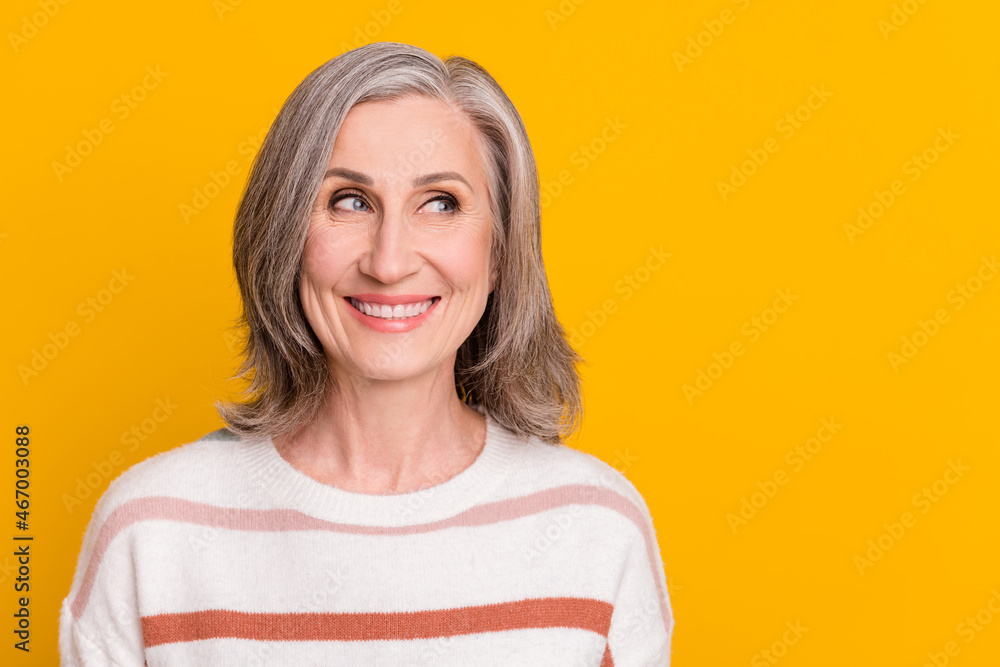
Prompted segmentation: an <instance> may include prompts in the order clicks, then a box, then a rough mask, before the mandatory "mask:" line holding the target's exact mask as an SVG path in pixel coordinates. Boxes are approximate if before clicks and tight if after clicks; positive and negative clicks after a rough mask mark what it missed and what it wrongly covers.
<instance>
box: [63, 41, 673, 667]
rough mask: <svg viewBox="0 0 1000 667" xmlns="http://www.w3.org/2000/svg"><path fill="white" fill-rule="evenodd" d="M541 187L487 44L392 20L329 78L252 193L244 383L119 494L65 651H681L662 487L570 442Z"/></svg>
mask: <svg viewBox="0 0 1000 667" xmlns="http://www.w3.org/2000/svg"><path fill="white" fill-rule="evenodd" d="M538 201H539V191H538V178H537V174H536V169H535V162H534V156H533V154H532V151H531V147H530V144H529V142H528V138H527V135H526V132H525V129H524V125H523V123H522V121H521V118H520V116H519V115H518V113H517V111H516V109H515V108H514V106H513V105H512V104H511V102H510V100H509V99H508V98H507V96H506V95H505V94H504V92H503V91H502V90H501V88H500V87H499V85H498V84H497V83H496V82H495V81H494V80H493V79H492V78H491V77H490V75H489V74H487V73H486V72H485V71H484V70H483V69H482V68H481V67H479V66H478V65H476V64H475V63H473V62H471V61H469V60H467V59H464V58H459V57H452V58H449V59H448V60H447V61H442V60H440V59H439V58H437V57H436V56H434V55H432V54H430V53H428V52H426V51H424V50H422V49H418V48H416V47H413V46H408V45H404V44H395V43H379V44H372V45H369V46H365V47H362V48H359V49H355V50H353V51H349V52H347V53H345V54H343V55H341V56H339V57H337V58H334V59H333V60H331V61H329V62H327V63H326V64H324V65H323V66H321V67H319V68H318V69H317V70H315V71H314V72H312V73H311V74H310V75H309V76H308V77H306V79H305V80H304V81H303V82H302V83H301V84H300V85H299V86H298V87H297V88H296V89H295V91H294V92H293V93H292V95H291V96H290V97H289V98H288V100H287V101H286V102H285V104H284V106H283V107H282V109H281V111H280V113H279V114H278V117H277V119H276V120H275V121H274V124H273V126H272V127H271V129H270V131H269V133H268V135H267V138H266V140H265V141H264V143H263V145H262V147H261V149H260V154H259V155H258V156H257V159H256V161H255V162H254V166H253V169H252V172H251V174H250V177H249V182H248V183H247V186H246V190H245V192H244V193H243V197H242V200H241V202H240V206H239V211H238V213H237V215H236V223H235V229H234V241H233V258H234V264H235V268H236V276H237V279H238V281H239V287H240V294H241V296H242V300H243V318H242V320H243V324H244V325H245V327H246V332H247V342H246V348H245V357H244V360H243V365H242V368H241V376H242V377H245V378H246V379H247V380H249V386H248V389H247V393H246V396H245V397H244V400H242V401H240V402H234V403H231V404H222V405H220V412H221V414H222V416H223V418H224V419H225V422H226V425H227V428H226V429H220V430H218V431H215V432H213V433H209V434H208V435H206V436H204V437H203V438H201V439H200V440H197V441H195V442H192V443H189V444H186V445H184V446H182V447H177V448H175V449H173V450H171V451H168V452H165V453H162V454H160V455H158V456H154V457H152V458H150V459H148V460H146V461H144V462H142V463H140V464H138V465H136V466H134V467H132V468H131V469H129V470H128V471H126V472H125V473H124V474H122V475H121V477H119V478H118V479H117V480H115V481H114V482H113V483H112V485H111V487H110V488H109V489H108V491H107V492H106V493H105V494H104V496H103V497H102V498H101V500H100V502H99V503H98V506H97V508H96V510H95V512H94V515H93V518H92V520H91V523H90V526H89V529H88V531H87V534H86V537H85V538H84V542H83V548H82V551H81V554H80V559H79V564H78V567H77V572H76V576H75V578H74V581H73V586H72V589H71V590H70V593H69V595H68V597H67V598H66V600H65V602H64V604H63V608H62V616H61V624H60V650H61V654H62V660H63V664H64V665H128V666H131V665H143V664H147V665H149V666H150V667H153V666H154V665H156V666H161V665H163V666H165V665H178V666H181V665H183V666H185V667H190V666H191V665H213V666H215V665H352V666H353V665H393V666H396V665H463V666H468V665H539V666H545V667H552V666H553V665H579V666H581V667H583V666H593V667H598V666H599V665H600V666H607V665H618V666H629V667H631V666H634V667H648V666H651V665H656V666H660V665H668V664H669V661H670V643H671V636H672V631H673V625H674V621H673V615H672V610H671V607H670V601H669V598H668V596H667V591H666V576H665V573H664V569H663V564H662V562H661V559H660V555H659V547H658V545H657V541H656V535H655V532H654V529H653V523H652V520H651V517H650V514H649V510H648V508H647V506H646V504H645V502H644V500H643V498H642V496H641V495H640V494H639V493H638V491H636V489H635V487H634V486H632V484H631V483H630V482H629V481H628V480H626V479H625V478H624V477H623V476H622V475H621V474H620V473H618V472H617V471H615V470H614V469H613V468H611V467H610V466H608V465H607V464H605V463H603V462H602V461H600V460H599V459H597V458H595V457H593V456H591V455H589V454H585V453H583V452H580V451H577V450H575V449H572V448H570V447H569V446H567V445H565V444H563V439H564V438H565V437H566V435H568V433H569V432H570V431H571V430H572V428H574V427H575V426H576V425H577V423H578V421H579V413H580V391H579V379H578V376H577V374H576V370H575V363H576V362H577V361H578V357H577V355H576V354H575V353H574V352H573V350H572V349H571V348H570V346H569V345H568V343H567V342H566V338H565V333H564V330H563V328H562V327H561V326H560V324H559V322H558V321H557V319H556V317H555V314H554V311H553V306H552V300H551V297H550V293H549V289H548V284H547V281H546V277H545V271H544V267H543V263H542V254H541V242H540V225H539V204H538Z"/></svg>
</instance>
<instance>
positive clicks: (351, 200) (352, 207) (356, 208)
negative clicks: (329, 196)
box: [330, 195, 368, 213]
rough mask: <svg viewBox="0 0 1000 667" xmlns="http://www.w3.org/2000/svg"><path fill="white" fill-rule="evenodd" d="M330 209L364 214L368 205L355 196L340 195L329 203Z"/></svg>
mask: <svg viewBox="0 0 1000 667" xmlns="http://www.w3.org/2000/svg"><path fill="white" fill-rule="evenodd" d="M330 208H332V209H336V210H340V211H351V212H355V213H357V212H361V213H364V212H366V211H368V204H367V203H365V200H364V199H362V198H361V197H359V196H357V195H340V197H339V198H334V200H333V201H332V202H330Z"/></svg>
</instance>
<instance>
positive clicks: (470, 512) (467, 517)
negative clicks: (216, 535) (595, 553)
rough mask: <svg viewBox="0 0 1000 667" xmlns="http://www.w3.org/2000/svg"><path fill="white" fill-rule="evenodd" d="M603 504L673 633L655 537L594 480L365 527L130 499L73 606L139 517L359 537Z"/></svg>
mask: <svg viewBox="0 0 1000 667" xmlns="http://www.w3.org/2000/svg"><path fill="white" fill-rule="evenodd" d="M573 504H578V505H599V506H601V507H606V508H608V509H610V510H614V511H615V512H618V513H619V514H621V515H622V516H624V517H625V518H626V519H628V520H629V521H631V522H632V523H634V524H635V525H636V527H637V528H638V529H639V531H640V532H641V533H642V536H643V539H644V540H645V543H646V557H647V560H648V562H649V567H650V572H651V573H652V575H653V579H654V580H655V581H656V582H657V593H658V595H657V597H658V598H659V603H660V614H661V617H662V618H663V626H664V629H665V630H667V631H668V632H669V629H670V628H669V621H668V618H669V614H668V612H667V600H666V589H665V587H664V586H663V582H662V581H660V579H659V574H658V572H657V567H656V562H657V554H656V546H655V544H656V543H655V540H654V539H653V535H652V534H651V532H650V530H649V528H648V527H647V525H646V522H645V519H644V517H643V514H642V512H641V511H640V510H639V508H638V507H636V505H635V504H634V503H632V502H631V501H630V500H629V499H628V498H626V497H624V496H622V495H621V494H619V493H616V492H615V491H612V490H611V489H608V488H605V487H602V486H594V485H591V484H566V485H564V486H557V487H554V488H551V489H545V490H543V491H537V492H535V493H531V494H528V495H525V496H518V497H516V498H507V499H505V500H498V501H495V502H492V503H487V504H484V505H476V506H475V507H470V508H469V509H467V510H466V511H464V512H462V513H460V514H457V515H455V516H453V517H450V518H448V519H442V520H441V521H432V522H430V523H423V524H416V525H411V526H361V525H357V524H346V523H334V522H332V521H324V520H322V519H317V518H315V517H311V516H309V515H307V514H303V513H302V512H299V511H297V510H291V509H272V510H252V509H239V508H231V507H220V506H218V505H210V504H206V503H198V502H194V501H191V500H185V499H183V498H171V497H168V496H148V497H144V498H136V499H134V500H130V501H128V502H126V503H124V504H122V505H121V506H119V507H118V508H116V509H115V510H114V511H113V512H111V514H110V515H108V518H107V519H106V520H105V522H104V525H102V526H101V530H100V532H99V533H98V535H97V542H96V544H95V545H94V552H93V554H91V557H90V562H89V563H87V571H86V572H85V573H84V575H83V581H82V582H81V583H80V590H79V591H78V592H77V594H76V597H75V598H74V599H73V603H72V605H71V606H70V609H71V611H72V612H73V616H74V617H75V618H80V617H81V616H82V615H83V612H84V610H85V609H86V608H87V603H88V601H89V600H90V594H91V591H92V590H93V587H94V582H95V580H96V579H97V571H98V569H99V568H100V565H101V561H102V560H103V559H104V554H105V553H106V552H107V550H108V547H109V546H110V545H111V542H112V541H113V540H114V538H115V537H116V536H117V535H118V533H120V532H121V531H123V530H125V529H126V528H128V527H129V526H131V525H132V524H135V523H138V522H140V521H157V520H159V521H179V522H184V523H193V524H198V525H203V526H211V527H213V528H225V529H229V530H243V531H254V532H289V531H300V530H325V531H331V532H337V533H349V534H355V535H379V536H391V535H414V534H419V533H429V532H433V531H436V530H442V529H444V528H454V527H470V526H483V525H488V524H491V523H499V522H501V521H510V520H512V519H518V518H521V517H524V516H529V515H532V514H538V513H540V512H544V511H546V510H550V509H554V508H556V507H562V506H564V505H573Z"/></svg>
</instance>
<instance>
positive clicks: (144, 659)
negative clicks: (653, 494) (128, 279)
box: [59, 416, 674, 667]
mask: <svg viewBox="0 0 1000 667" xmlns="http://www.w3.org/2000/svg"><path fill="white" fill-rule="evenodd" d="M430 484H432V485H431V486H428V487H427V488H425V489H422V490H420V491H414V492H412V493H402V494H395V495H392V494H390V495H373V494H362V493H354V492H348V491H345V490H343V489H338V488H335V487H332V486H328V485H325V484H321V483H320V482H317V481H315V480H313V479H312V478H311V477H309V476H308V475H305V474H304V473H302V472H300V471H298V470H297V469H295V468H293V467H292V466H291V465H290V464H289V463H288V462H287V461H285V460H284V459H283V458H282V457H281V455H280V454H279V453H278V452H277V450H276V449H275V448H274V445H273V443H272V441H271V440H270V439H265V440H254V441H251V440H240V439H238V438H236V437H235V436H234V435H233V434H232V433H230V432H229V431H227V430H225V429H220V430H218V431H214V432H212V433H209V434H208V435H206V436H204V437H203V438H201V439H200V440H197V441H195V442H192V443H189V444H187V445H184V446H182V447H177V448H175V449H173V450H170V451H168V452H164V453H162V454H159V455H157V456H154V457H152V458H150V459H147V460H146V461H143V462H142V463H139V464H137V465H135V466H133V467H132V468H130V469H129V470H127V471H125V472H124V473H123V474H122V475H121V476H120V477H118V479H116V480H115V481H114V482H113V483H112V484H111V486H110V488H108V490H107V492H105V494H104V495H103V496H102V498H101V499H100V501H99V502H98V504H97V507H96V509H95V510H94V514H93V517H92V518H91V521H90V526H89V527H88V529H87V533H86V536H85V537H84V540H83V548H82V550H81V552H80V558H79V561H78V564H77V570H76V574H75V576H74V579H73V585H72V588H71V590H70V592H69V595H68V596H67V597H66V599H65V601H64V602H63V606H62V612H61V618H60V628H59V649H60V653H61V656H62V664H63V665H64V666H75V665H87V666H91V665H119V666H121V667H131V666H133V665H135V666H141V665H143V664H146V665H149V667H161V666H168V665H170V666H178V667H192V666H196V665H210V666H212V667H218V666H222V665H239V666H241V667H254V666H255V665H257V666H263V665H275V666H291V665H294V666H296V667H300V666H313V665H316V666H319V665H324V666H326V665H345V666H346V665H349V666H351V667H353V666H356V665H358V666H367V665H386V666H392V667H410V666H416V665H435V666H441V665H456V666H459V665H461V666H463V667H467V666H470V665H506V666H509V665H518V666H535V665H537V666H539V667H554V666H560V667H561V666H567V667H599V666H600V667H608V666H610V665H615V666H616V667H653V666H655V667H662V666H666V665H669V664H670V643H671V638H672V634H673V626H674V619H673V613H672V609H671V606H670V600H669V597H668V594H667V589H666V575H665V572H664V568H663V563H662V561H661V558H660V550H659V546H658V544H657V541H656V534H655V531H654V528H653V523H652V519H651V517H650V514H649V510H648V508H647V506H646V503H645V502H644V500H643V498H642V496H641V495H640V494H639V492H638V491H637V490H636V489H635V487H634V486H633V485H632V483H631V482H629V481H628V480H627V479H626V478H625V477H624V476H623V475H622V474H621V473H619V472H618V471H617V470H615V469H614V468H612V467H611V466H609V465H607V464H606V463H604V462H603V461H601V460H600V459H598V458H596V457H594V456H592V455H590V454H586V453H584V452H581V451H578V450H575V449H573V448H571V447H568V446H566V445H553V444H549V443H546V442H543V441H541V440H540V439H538V438H528V439H521V438H518V437H517V436H515V435H514V434H513V433H512V432H511V431H509V430H507V429H506V428H504V427H503V426H502V425H500V424H499V423H498V422H496V421H495V420H494V419H493V418H492V417H490V416H487V434H486V445H485V447H484V448H483V451H482V452H481V453H480V455H479V457H478V458H477V459H476V460H475V461H474V462H473V463H472V465H471V466H469V467H468V468H466V469H465V470H463V471H462V472H460V473H459V474H457V475H455V476H454V477H452V478H450V479H448V480H438V481H433V480H432V481H431V482H430Z"/></svg>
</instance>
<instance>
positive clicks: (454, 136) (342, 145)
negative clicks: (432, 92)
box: [329, 95, 483, 178]
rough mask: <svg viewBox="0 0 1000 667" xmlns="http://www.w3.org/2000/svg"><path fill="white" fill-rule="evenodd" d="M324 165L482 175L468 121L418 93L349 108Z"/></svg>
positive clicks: (385, 172) (386, 172)
mask: <svg viewBox="0 0 1000 667" xmlns="http://www.w3.org/2000/svg"><path fill="white" fill-rule="evenodd" d="M329 166H331V167H333V166H337V167H345V168H350V169H359V170H365V169H367V170H369V171H371V172H373V173H382V174H383V175H389V174H390V173H391V174H414V173H417V172H424V171H438V170H455V171H461V172H462V173H465V174H467V175H470V176H473V177H476V178H479V177H481V176H482V175H483V163H482V155H481V152H480V144H479V134H478V131H477V130H476V128H475V127H474V126H473V124H472V121H470V120H469V118H468V117H467V116H466V115H465V114H463V113H461V112H460V111H456V110H454V109H453V108H452V107H450V106H449V105H447V104H445V103H444V102H441V101H439V100H435V99H432V98H429V97H424V96H418V95H409V96H407V97H403V98H399V99H395V100H385V101H377V102H363V103H361V104H357V105H355V106H354V107H352V108H351V110H350V111H349V112H348V113H347V116H346V117H345V118H344V122H343V123H342V124H341V127H340V130H339V132H338V133H337V139H336V141H335V142H334V146H333V152H332V155H331V157H330V163H329Z"/></svg>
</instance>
